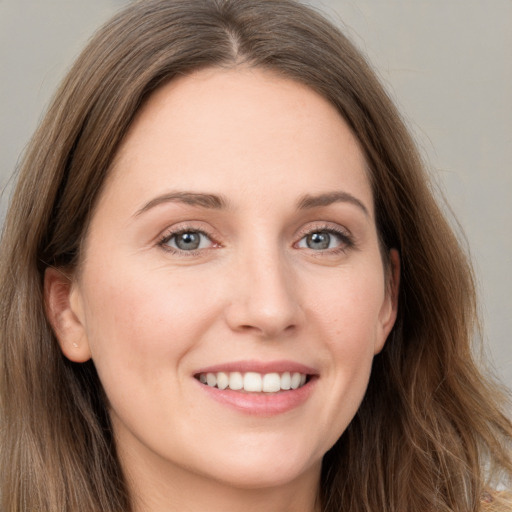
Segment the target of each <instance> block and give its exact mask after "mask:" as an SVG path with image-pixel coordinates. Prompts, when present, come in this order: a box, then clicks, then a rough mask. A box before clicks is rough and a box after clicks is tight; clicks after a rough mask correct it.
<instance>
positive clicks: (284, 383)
mask: <svg viewBox="0 0 512 512" xmlns="http://www.w3.org/2000/svg"><path fill="white" fill-rule="evenodd" d="M291 386H292V376H291V375H290V372H284V373H283V375H281V389H290V388H291Z"/></svg>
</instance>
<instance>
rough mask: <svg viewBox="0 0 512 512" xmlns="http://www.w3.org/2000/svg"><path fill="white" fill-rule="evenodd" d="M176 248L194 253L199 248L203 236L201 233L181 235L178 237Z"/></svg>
mask: <svg viewBox="0 0 512 512" xmlns="http://www.w3.org/2000/svg"><path fill="white" fill-rule="evenodd" d="M175 242H176V247H178V248H179V249H181V250H183V251H193V250H194V249H197V248H198V247H199V244H200V243H201V236H200V235H199V233H190V232H188V233H180V234H179V235H176V241H175Z"/></svg>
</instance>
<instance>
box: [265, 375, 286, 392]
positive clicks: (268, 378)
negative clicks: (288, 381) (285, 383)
mask: <svg viewBox="0 0 512 512" xmlns="http://www.w3.org/2000/svg"><path fill="white" fill-rule="evenodd" d="M262 389H263V391H265V393H275V392H276V391H280V390H281V377H279V374H278V373H267V374H266V375H264V376H263V386H262Z"/></svg>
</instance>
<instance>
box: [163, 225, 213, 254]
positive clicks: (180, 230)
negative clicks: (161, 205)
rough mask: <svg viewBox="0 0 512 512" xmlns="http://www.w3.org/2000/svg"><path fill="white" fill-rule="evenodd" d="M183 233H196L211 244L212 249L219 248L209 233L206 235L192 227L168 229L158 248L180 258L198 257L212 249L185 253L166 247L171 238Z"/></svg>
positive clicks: (201, 230)
mask: <svg viewBox="0 0 512 512" xmlns="http://www.w3.org/2000/svg"><path fill="white" fill-rule="evenodd" d="M184 233H197V234H199V235H202V236H205V237H206V238H208V240H210V242H211V243H212V247H220V244H217V243H216V242H215V241H214V239H213V237H212V236H211V235H210V234H209V233H207V232H206V231H204V230H203V229H198V228H197V227H194V226H184V227H180V228H178V229H170V230H169V231H166V232H165V233H164V234H163V235H162V236H161V237H160V239H159V241H158V244H157V245H158V246H159V247H161V248H162V249H163V250H164V251H167V252H170V253H171V254H177V255H180V256H182V255H183V256H198V255H199V254H200V253H201V252H202V251H205V250H208V249H211V248H212V247H208V248H206V249H205V248H203V249H194V250H190V251H185V250H181V249H179V248H178V249H176V248H174V247H170V246H169V245H167V244H168V243H169V242H170V241H171V240H172V239H173V238H175V237H178V236H179V235H182V234H184Z"/></svg>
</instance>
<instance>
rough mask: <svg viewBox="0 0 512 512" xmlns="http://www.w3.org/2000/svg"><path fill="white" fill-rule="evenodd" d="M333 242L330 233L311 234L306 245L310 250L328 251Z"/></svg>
mask: <svg viewBox="0 0 512 512" xmlns="http://www.w3.org/2000/svg"><path fill="white" fill-rule="evenodd" d="M330 242H331V236H330V235H329V233H311V234H310V235H308V236H307V239H306V243H307V246H308V247H309V248H310V249H317V250H319V249H328V248H329V244H330Z"/></svg>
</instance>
